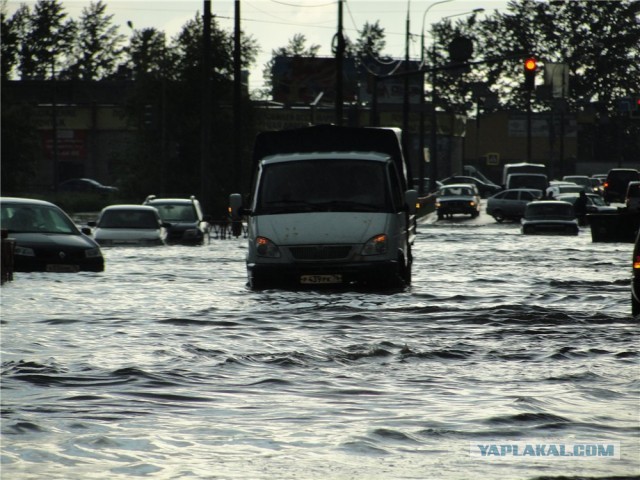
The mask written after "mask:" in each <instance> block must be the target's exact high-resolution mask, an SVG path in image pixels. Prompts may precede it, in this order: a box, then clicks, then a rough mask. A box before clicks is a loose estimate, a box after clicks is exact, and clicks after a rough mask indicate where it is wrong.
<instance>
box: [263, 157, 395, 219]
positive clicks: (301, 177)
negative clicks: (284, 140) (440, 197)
mask: <svg viewBox="0 0 640 480" xmlns="http://www.w3.org/2000/svg"><path fill="white" fill-rule="evenodd" d="M391 209H392V206H391V201H390V195H389V190H388V186H387V182H386V175H385V164H384V163H382V162H371V161H356V160H340V159H335V160H333V159H331V160H312V161H310V160H307V161H293V162H282V163H274V164H271V165H266V166H265V168H264V170H263V171H262V174H261V178H260V188H259V191H258V197H257V202H256V212H259V213H261V214H278V213H300V212H312V211H316V212H317V211H333V212H387V211H391Z"/></svg>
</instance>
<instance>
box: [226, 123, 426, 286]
mask: <svg viewBox="0 0 640 480" xmlns="http://www.w3.org/2000/svg"><path fill="white" fill-rule="evenodd" d="M253 161H254V168H253V174H252V177H253V178H252V182H251V184H252V191H251V193H250V194H249V196H248V199H247V200H248V201H247V202H246V204H245V203H244V202H243V197H242V195H241V194H239V193H235V194H232V195H231V196H230V212H231V216H232V219H235V220H237V219H239V218H241V217H246V219H247V226H248V229H247V231H248V239H249V248H248V252H247V259H246V260H247V274H248V283H249V286H250V287H251V288H254V289H259V288H266V287H271V286H274V285H281V284H283V283H285V284H289V285H294V286H296V285H297V286H304V285H307V286H309V285H311V286H320V285H329V286H331V285H333V286H338V285H352V284H361V285H370V286H376V287H378V286H382V287H399V286H403V285H407V284H409V283H410V282H411V266H412V260H413V259H412V255H411V245H412V244H413V242H414V239H415V233H416V231H415V225H416V221H415V213H416V202H417V191H416V190H414V189H413V188H411V187H412V185H411V184H410V181H411V180H410V179H411V178H412V177H411V174H410V171H409V168H408V165H407V162H406V159H405V157H404V154H403V149H402V141H401V132H400V130H399V129H395V128H368V127H341V126H335V125H317V126H311V127H303V128H298V129H292V130H282V131H275V132H263V133H260V134H259V135H258V136H257V138H256V142H255V145H254V151H253ZM245 205H247V207H245Z"/></svg>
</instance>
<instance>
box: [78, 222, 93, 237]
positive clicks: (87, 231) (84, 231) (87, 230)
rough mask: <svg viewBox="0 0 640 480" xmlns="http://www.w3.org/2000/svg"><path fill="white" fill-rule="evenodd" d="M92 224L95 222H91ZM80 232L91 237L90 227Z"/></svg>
mask: <svg viewBox="0 0 640 480" xmlns="http://www.w3.org/2000/svg"><path fill="white" fill-rule="evenodd" d="M91 223H95V222H91ZM80 231H81V232H82V233H84V234H85V235H91V229H90V228H89V227H82V228H81V229H80Z"/></svg>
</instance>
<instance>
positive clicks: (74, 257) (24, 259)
mask: <svg viewBox="0 0 640 480" xmlns="http://www.w3.org/2000/svg"><path fill="white" fill-rule="evenodd" d="M0 224H1V225H2V229H6V230H8V234H9V237H10V238H13V239H15V241H16V246H15V250H14V257H13V259H14V270H15V271H16V272H80V271H87V272H102V271H103V270H104V258H103V256H102V251H101V250H100V247H99V246H98V244H97V243H96V242H95V241H94V240H93V239H92V238H91V237H90V236H89V234H90V233H91V231H90V229H88V228H84V229H82V230H81V229H79V228H78V227H77V226H76V224H75V223H74V222H73V220H71V218H70V217H69V216H68V215H67V214H66V213H65V212H64V211H63V210H62V209H61V208H60V207H58V206H56V205H54V204H53V203H49V202H45V201H42V200H35V199H30V198H14V197H3V198H1V199H0Z"/></svg>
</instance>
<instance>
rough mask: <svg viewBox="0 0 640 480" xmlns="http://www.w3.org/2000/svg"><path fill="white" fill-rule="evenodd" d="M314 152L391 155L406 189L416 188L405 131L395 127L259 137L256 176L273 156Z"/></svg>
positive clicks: (319, 128)
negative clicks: (405, 152) (404, 146)
mask: <svg viewBox="0 0 640 480" xmlns="http://www.w3.org/2000/svg"><path fill="white" fill-rule="evenodd" d="M313 152H378V153H383V154H386V155H389V157H391V159H392V160H393V162H394V163H395V165H396V168H397V170H398V173H399V174H400V177H401V178H402V182H403V185H402V187H403V188H404V189H405V190H406V189H407V188H411V187H412V177H411V169H410V167H409V165H408V164H407V162H406V161H405V158H404V155H403V149H402V131H401V130H400V129H399V128H391V127H341V126H337V125H314V126H311V127H302V128H293V129H289V130H279V131H274V132H261V133H259V134H258V135H257V137H256V141H255V144H254V148H253V167H254V168H253V173H254V174H255V172H256V167H257V164H258V162H259V161H260V160H262V159H263V158H265V157H267V156H269V155H278V154H285V153H313Z"/></svg>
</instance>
